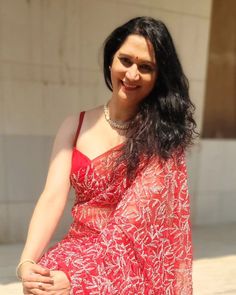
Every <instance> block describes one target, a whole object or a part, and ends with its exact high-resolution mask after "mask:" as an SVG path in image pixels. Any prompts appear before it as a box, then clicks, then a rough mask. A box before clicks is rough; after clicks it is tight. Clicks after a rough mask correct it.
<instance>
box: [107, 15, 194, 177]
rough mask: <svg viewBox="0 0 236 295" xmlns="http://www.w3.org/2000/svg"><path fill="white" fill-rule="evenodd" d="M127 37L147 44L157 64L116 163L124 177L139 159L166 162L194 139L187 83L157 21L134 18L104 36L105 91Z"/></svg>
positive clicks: (191, 106) (169, 36)
mask: <svg viewBox="0 0 236 295" xmlns="http://www.w3.org/2000/svg"><path fill="white" fill-rule="evenodd" d="M131 34H136V35H140V36H143V37H144V38H145V39H146V40H149V41H150V42H151V44H152V46H153V50H154V52H155V59H156V61H157V62H156V64H157V69H156V70H157V79H156V82H155V85H154V88H153V90H152V91H151V93H150V94H149V95H148V96H147V97H146V98H145V99H144V100H143V101H142V102H141V103H140V110H139V112H138V114H137V116H136V117H135V119H134V121H133V124H132V125H131V126H130V128H129V129H128V131H127V141H126V144H125V145H124V146H123V147H122V151H123V153H122V156H121V157H120V161H122V160H125V161H126V163H127V171H128V174H132V173H133V172H135V171H136V168H137V167H138V164H139V161H140V156H141V155H143V154H144V155H147V156H148V157H151V156H152V155H158V156H159V157H160V159H162V160H167V159H168V158H170V157H171V155H172V154H173V152H174V151H176V150H182V151H184V150H185V149H186V148H187V147H188V146H189V145H190V144H191V143H192V141H193V139H194V137H195V135H197V132H196V131H195V128H196V123H195V121H194V119H193V112H194V105H193V103H192V102H191V100H190V98H189V86H188V80H187V78H186V76H185V75H184V73H183V70H182V66H181V64H180V61H179V58H178V56H177V53H176V50H175V47H174V44H173V41H172V38H171V35H170V33H169V31H168V29H167V28H166V26H165V24H164V23H163V22H161V21H160V20H156V19H153V18H151V17H137V18H134V19H131V20H130V21H128V22H127V23H125V24H124V25H122V26H120V27H118V28H116V29H115V30H114V31H113V32H112V33H111V34H110V35H109V36H108V38H107V39H106V40H105V42H104V53H103V54H104V56H103V58H104V59H103V72H104V78H105V82H106V85H107V87H108V88H109V89H110V90H111V91H112V82H111V74H110V69H109V66H111V64H112V61H113V57H114V55H115V53H116V52H117V50H119V48H120V47H121V46H122V44H123V43H124V42H125V40H126V38H127V37H128V36H129V35H131Z"/></svg>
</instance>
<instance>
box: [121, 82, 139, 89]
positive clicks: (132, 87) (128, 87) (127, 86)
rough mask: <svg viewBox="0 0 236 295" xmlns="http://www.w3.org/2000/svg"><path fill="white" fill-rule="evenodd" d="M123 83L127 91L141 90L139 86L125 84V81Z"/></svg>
mask: <svg viewBox="0 0 236 295" xmlns="http://www.w3.org/2000/svg"><path fill="white" fill-rule="evenodd" d="M121 82H122V85H123V86H124V88H125V89H126V90H135V89H137V88H139V86H138V85H135V84H129V83H126V82H124V81H121Z"/></svg>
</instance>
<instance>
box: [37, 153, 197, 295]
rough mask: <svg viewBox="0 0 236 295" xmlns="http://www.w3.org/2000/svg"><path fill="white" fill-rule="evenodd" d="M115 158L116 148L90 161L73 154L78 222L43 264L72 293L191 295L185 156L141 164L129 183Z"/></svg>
mask: <svg viewBox="0 0 236 295" xmlns="http://www.w3.org/2000/svg"><path fill="white" fill-rule="evenodd" d="M118 154H119V151H118V147H117V148H113V149H111V150H109V151H107V152H106V153H104V154H102V155H100V156H99V157H97V158H95V159H93V160H91V159H89V158H88V157H86V156H85V155H84V154H82V153H81V152H80V151H78V150H77V149H76V148H74V150H73V156H72V169H71V175H70V179H71V184H72V186H73V188H74V190H75V194H76V199H75V204H74V206H73V209H72V215H73V223H72V225H71V227H70V230H69V232H68V234H67V235H66V237H65V238H64V239H63V240H62V241H60V242H59V243H58V244H56V245H55V246H54V247H53V248H51V249H50V250H49V251H48V252H47V253H45V254H44V256H43V257H42V258H41V260H40V262H39V263H40V264H41V265H43V266H46V267H48V268H50V269H54V270H62V271H64V272H65V273H66V274H67V276H68V278H69V279H70V281H71V294H101V295H108V294H117V295H118V294H119V295H127V294H140V295H143V294H145V295H151V294H157V295H164V294H165V295H191V294H192V243H191V228H190V219H189V216H190V214H189V213H190V205H189V194H188V189H187V179H186V167H185V159H184V155H183V154H181V153H177V152H176V153H175V154H174V155H173V157H172V158H171V159H169V160H168V161H167V162H165V163H162V162H161V161H159V159H158V158H157V157H153V158H152V159H150V160H149V162H148V163H147V162H146V160H145V159H143V161H142V162H141V164H140V168H139V169H138V172H137V175H136V177H135V179H134V180H132V181H130V180H128V179H127V178H126V177H125V165H124V164H122V163H121V164H119V165H118V166H117V167H116V168H115V169H114V162H115V159H116V157H117V156H118Z"/></svg>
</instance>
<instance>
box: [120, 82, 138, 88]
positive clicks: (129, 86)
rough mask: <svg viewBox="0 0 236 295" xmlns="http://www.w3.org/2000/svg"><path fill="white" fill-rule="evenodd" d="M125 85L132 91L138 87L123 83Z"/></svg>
mask: <svg viewBox="0 0 236 295" xmlns="http://www.w3.org/2000/svg"><path fill="white" fill-rule="evenodd" d="M123 84H124V85H125V87H127V88H132V89H134V88H136V87H137V85H129V84H126V83H125V82H123Z"/></svg>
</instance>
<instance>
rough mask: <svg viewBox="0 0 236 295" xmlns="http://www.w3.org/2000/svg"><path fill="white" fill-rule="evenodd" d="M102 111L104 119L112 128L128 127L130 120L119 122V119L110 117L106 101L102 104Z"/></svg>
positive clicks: (122, 128) (121, 128)
mask: <svg viewBox="0 0 236 295" xmlns="http://www.w3.org/2000/svg"><path fill="white" fill-rule="evenodd" d="M103 111H104V116H105V119H106V121H107V122H108V123H109V124H110V126H111V127H112V128H114V129H120V130H127V129H128V128H129V126H130V124H131V122H132V121H127V122H119V121H115V120H112V119H111V118H110V112H109V108H108V103H107V104H104V107H103Z"/></svg>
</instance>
